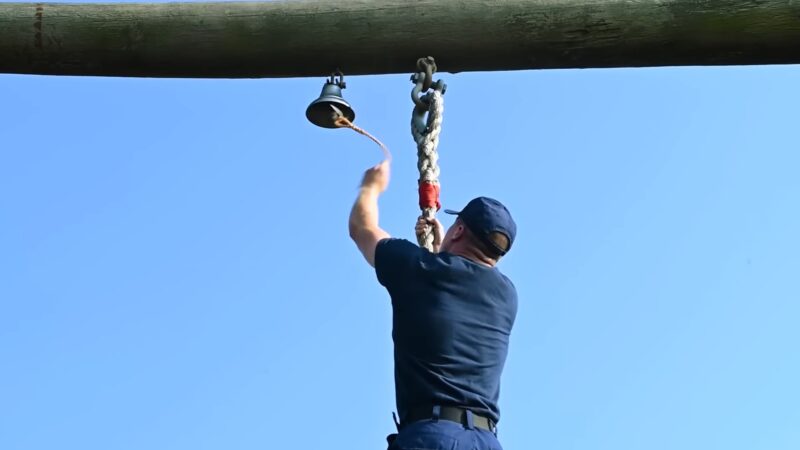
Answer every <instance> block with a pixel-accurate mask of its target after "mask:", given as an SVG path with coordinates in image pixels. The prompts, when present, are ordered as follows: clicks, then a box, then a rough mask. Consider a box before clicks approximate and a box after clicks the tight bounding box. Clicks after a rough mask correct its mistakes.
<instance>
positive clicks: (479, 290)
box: [375, 239, 517, 423]
mask: <svg viewBox="0 0 800 450" xmlns="http://www.w3.org/2000/svg"><path fill="white" fill-rule="evenodd" d="M375 268H376V272H377V275H378V280H379V281H380V283H381V284H382V285H384V286H385V287H386V288H387V290H388V291H389V293H390V295H391V297H392V306H393V311H394V315H393V325H394V327H393V332H392V336H393V339H394V343H395V386H396V395H397V408H398V413H399V414H400V419H401V422H402V421H405V420H406V419H407V416H408V415H409V414H411V413H412V412H413V411H415V410H417V409H420V408H423V409H424V408H428V409H429V408H430V407H432V406H434V405H442V406H458V407H461V408H465V409H469V410H471V411H472V412H474V413H475V414H477V415H480V416H484V417H487V418H489V419H491V420H492V421H494V422H495V423H496V422H497V421H498V420H499V415H500V413H499V409H498V406H497V401H498V396H499V390H500V376H501V373H502V370H503V365H504V363H505V359H506V355H507V352H508V339H509V335H510V333H511V328H512V326H513V324H514V319H515V316H516V312H517V294H516V290H515V288H514V286H513V284H512V283H511V281H510V280H508V278H506V277H505V276H504V275H502V274H501V273H500V272H499V271H498V270H497V269H496V268H494V267H487V266H484V265H481V264H478V263H475V262H473V261H470V260H469V259H466V258H463V257H461V256H456V255H453V254H449V253H438V254H434V253H431V252H428V251H427V250H424V249H421V248H419V247H418V246H416V245H414V244H412V243H410V242H408V241H405V240H400V239H385V240H382V241H381V242H380V243H379V244H378V245H377V246H376V251H375Z"/></svg>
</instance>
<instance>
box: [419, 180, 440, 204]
mask: <svg viewBox="0 0 800 450" xmlns="http://www.w3.org/2000/svg"><path fill="white" fill-rule="evenodd" d="M419 207H420V208H421V209H425V208H436V210H437V211H438V210H440V209H442V204H441V202H439V185H438V184H435V183H431V182H430V181H422V182H420V183H419Z"/></svg>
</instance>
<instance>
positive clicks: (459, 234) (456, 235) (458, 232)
mask: <svg viewBox="0 0 800 450" xmlns="http://www.w3.org/2000/svg"><path fill="white" fill-rule="evenodd" d="M453 226H454V227H455V228H454V229H453V237H452V238H451V239H450V240H451V241H454V242H455V241H459V240H461V238H463V237H464V232H465V231H466V230H465V229H464V225H463V224H460V223H457V224H455V225H453Z"/></svg>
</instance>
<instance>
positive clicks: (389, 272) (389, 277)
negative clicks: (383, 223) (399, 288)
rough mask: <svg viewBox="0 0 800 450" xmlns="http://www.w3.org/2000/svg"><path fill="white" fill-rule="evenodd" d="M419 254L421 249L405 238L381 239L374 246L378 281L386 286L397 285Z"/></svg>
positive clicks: (410, 268) (413, 264) (417, 259)
mask: <svg viewBox="0 0 800 450" xmlns="http://www.w3.org/2000/svg"><path fill="white" fill-rule="evenodd" d="M421 254H422V249H421V248H420V247H419V246H417V245H416V244H413V243H411V242H410V241H408V240H406V239H400V238H386V239H381V240H380V241H378V244H377V245H376V247H375V271H376V273H377V275H378V281H379V282H380V283H381V284H382V285H384V286H386V287H390V286H395V285H397V283H399V282H401V281H402V279H403V278H404V276H405V275H406V274H408V273H409V271H410V270H412V267H413V266H415V265H416V262H417V261H419V258H420V255H421Z"/></svg>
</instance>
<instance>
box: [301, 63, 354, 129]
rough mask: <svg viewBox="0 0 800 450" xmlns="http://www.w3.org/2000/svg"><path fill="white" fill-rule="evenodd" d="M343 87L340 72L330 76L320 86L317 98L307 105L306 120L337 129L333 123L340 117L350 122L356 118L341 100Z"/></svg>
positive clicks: (347, 104) (343, 83)
mask: <svg viewBox="0 0 800 450" xmlns="http://www.w3.org/2000/svg"><path fill="white" fill-rule="evenodd" d="M345 86H346V85H345V82H344V76H343V75H342V74H341V72H337V73H336V74H334V75H331V77H330V78H329V79H328V80H327V81H326V82H325V85H324V86H322V93H321V94H320V95H319V98H318V99H316V100H314V101H313V102H311V104H310V105H308V108H307V109H306V117H307V118H308V120H309V121H310V122H311V123H313V124H314V125H317V126H319V127H323V128H339V127H337V126H336V123H335V122H336V119H338V118H339V117H340V116H344V117H346V118H347V119H348V120H349V121H351V122H352V121H353V120H354V119H355V118H356V113H355V112H354V111H353V108H352V107H350V104H349V103H347V102H346V101H345V100H344V98H342V89H344V88H345Z"/></svg>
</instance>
